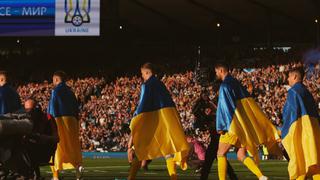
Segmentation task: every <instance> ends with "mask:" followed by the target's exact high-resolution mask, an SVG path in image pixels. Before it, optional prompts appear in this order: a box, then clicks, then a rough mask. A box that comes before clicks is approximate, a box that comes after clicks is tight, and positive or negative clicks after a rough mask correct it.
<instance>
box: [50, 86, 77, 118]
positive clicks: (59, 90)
mask: <svg viewBox="0 0 320 180" xmlns="http://www.w3.org/2000/svg"><path fill="white" fill-rule="evenodd" d="M78 113H79V107H78V102H77V99H76V97H75V95H74V93H73V92H72V90H71V89H70V87H68V86H67V85H66V83H65V82H62V83H60V84H58V85H57V86H56V87H55V88H54V89H53V90H52V93H51V97H50V101H49V107H48V114H50V115H52V116H53V117H54V118H56V117H62V116H73V117H76V118H77V117H78Z"/></svg>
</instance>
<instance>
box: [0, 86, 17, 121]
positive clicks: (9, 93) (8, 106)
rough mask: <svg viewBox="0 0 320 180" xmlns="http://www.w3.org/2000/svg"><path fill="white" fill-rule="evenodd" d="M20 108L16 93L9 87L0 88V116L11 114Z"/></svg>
mask: <svg viewBox="0 0 320 180" xmlns="http://www.w3.org/2000/svg"><path fill="white" fill-rule="evenodd" d="M20 108H21V101H20V97H19V95H18V93H17V92H16V91H15V90H13V89H12V88H11V87H10V86H9V85H7V84H5V85H4V86H2V87H0V115H3V114H7V113H13V112H15V111H17V110H19V109H20Z"/></svg>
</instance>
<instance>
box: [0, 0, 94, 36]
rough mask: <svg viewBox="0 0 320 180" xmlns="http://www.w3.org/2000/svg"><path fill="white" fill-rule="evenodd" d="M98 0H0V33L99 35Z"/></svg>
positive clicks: (3, 34)
mask: <svg viewBox="0 0 320 180" xmlns="http://www.w3.org/2000/svg"><path fill="white" fill-rule="evenodd" d="M99 27H100V0H0V36H97V35H100V29H99Z"/></svg>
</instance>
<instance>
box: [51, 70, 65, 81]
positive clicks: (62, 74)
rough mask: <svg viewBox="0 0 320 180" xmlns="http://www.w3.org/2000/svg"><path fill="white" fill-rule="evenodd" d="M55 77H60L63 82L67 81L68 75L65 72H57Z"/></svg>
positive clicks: (54, 74)
mask: <svg viewBox="0 0 320 180" xmlns="http://www.w3.org/2000/svg"><path fill="white" fill-rule="evenodd" d="M53 76H58V77H60V79H61V81H66V79H67V74H66V73H65V72H64V71H56V72H54V73H53Z"/></svg>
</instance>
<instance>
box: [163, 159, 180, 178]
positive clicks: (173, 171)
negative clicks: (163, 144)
mask: <svg viewBox="0 0 320 180" xmlns="http://www.w3.org/2000/svg"><path fill="white" fill-rule="evenodd" d="M165 158H166V163H167V169H168V173H169V176H170V179H171V180H176V179H177V167H176V162H175V161H174V160H173V155H167V156H166V157H165Z"/></svg>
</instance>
